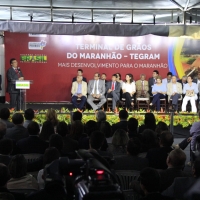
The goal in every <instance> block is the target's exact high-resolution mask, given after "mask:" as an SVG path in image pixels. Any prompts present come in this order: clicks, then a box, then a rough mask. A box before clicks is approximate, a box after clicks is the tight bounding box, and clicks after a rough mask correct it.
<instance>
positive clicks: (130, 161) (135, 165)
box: [112, 155, 149, 171]
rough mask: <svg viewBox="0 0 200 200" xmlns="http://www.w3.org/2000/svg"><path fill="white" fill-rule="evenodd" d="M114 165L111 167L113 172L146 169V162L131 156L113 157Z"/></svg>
mask: <svg viewBox="0 0 200 200" xmlns="http://www.w3.org/2000/svg"><path fill="white" fill-rule="evenodd" d="M114 159H115V164H114V165H113V166H112V167H113V169H115V170H137V171H141V170H142V169H143V168H145V167H148V166H149V164H148V160H147V159H146V158H140V157H137V156H131V155H122V156H115V157H114Z"/></svg>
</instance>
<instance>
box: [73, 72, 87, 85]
mask: <svg viewBox="0 0 200 200" xmlns="http://www.w3.org/2000/svg"><path fill="white" fill-rule="evenodd" d="M77 76H82V77H83V70H82V69H78V70H77ZM77 76H76V77H74V78H73V79H72V82H74V81H76V78H77ZM82 79H83V81H85V82H86V83H87V79H86V78H85V77H83V78H82Z"/></svg>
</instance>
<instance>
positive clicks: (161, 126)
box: [155, 121, 169, 136]
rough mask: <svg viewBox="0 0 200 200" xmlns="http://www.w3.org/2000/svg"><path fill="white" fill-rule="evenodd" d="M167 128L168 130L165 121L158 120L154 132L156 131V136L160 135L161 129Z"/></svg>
mask: <svg viewBox="0 0 200 200" xmlns="http://www.w3.org/2000/svg"><path fill="white" fill-rule="evenodd" d="M168 130H169V128H168V126H167V124H166V123H165V122H162V121H160V122H158V124H157V125H156V130H155V132H156V133H157V135H158V136H160V135H161V133H162V132H163V131H168Z"/></svg>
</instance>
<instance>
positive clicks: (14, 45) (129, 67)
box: [5, 32, 200, 102]
mask: <svg viewBox="0 0 200 200" xmlns="http://www.w3.org/2000/svg"><path fill="white" fill-rule="evenodd" d="M199 45H200V44H199V41H198V40H193V39H185V38H168V37H161V36H154V35H146V36H138V37H110V36H91V35H84V36H69V35H42V34H24V33H23V34H22V33H10V32H6V33H5V58H6V59H5V61H6V70H7V69H8V68H9V67H10V66H9V60H10V59H11V58H13V57H14V58H16V59H17V60H18V65H19V67H20V68H21V71H22V72H23V74H24V77H25V79H26V80H33V84H32V85H31V89H30V90H28V91H27V101H29V102H46V101H47V102H48V101H66V100H70V99H71V92H70V91H71V83H72V78H73V77H75V76H76V73H77V69H82V70H83V75H84V77H86V78H87V80H90V79H93V75H94V73H95V72H99V73H106V74H107V79H108V80H110V79H111V76H112V74H114V73H116V72H118V73H121V75H122V79H124V78H125V75H126V74H127V73H132V74H133V76H134V79H135V80H138V79H139V76H140V74H141V73H144V74H146V76H147V79H148V78H149V77H151V76H152V71H153V70H155V69H156V70H158V71H159V72H160V75H161V76H162V77H163V78H166V74H167V72H168V71H171V72H172V73H173V74H175V75H177V76H178V77H182V76H183V75H184V74H185V71H187V72H186V73H190V72H191V71H192V73H193V74H194V73H196V71H198V66H199V65H200V63H199V62H200V61H199V59H200V58H198V57H199V53H200V52H199V51H200V50H198V49H199ZM194 67H195V69H194V70H193V68H194Z"/></svg>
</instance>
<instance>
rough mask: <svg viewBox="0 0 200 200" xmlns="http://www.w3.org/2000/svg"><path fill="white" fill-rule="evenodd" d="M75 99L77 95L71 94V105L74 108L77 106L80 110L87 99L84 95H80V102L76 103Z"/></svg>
mask: <svg viewBox="0 0 200 200" xmlns="http://www.w3.org/2000/svg"><path fill="white" fill-rule="evenodd" d="M77 99H78V97H77V96H73V97H72V104H73V106H74V107H75V108H78V109H80V110H82V109H83V107H84V105H85V102H86V100H87V99H86V97H85V96H82V97H81V98H80V99H81V102H80V103H77Z"/></svg>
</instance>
